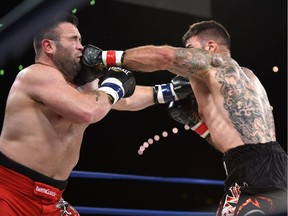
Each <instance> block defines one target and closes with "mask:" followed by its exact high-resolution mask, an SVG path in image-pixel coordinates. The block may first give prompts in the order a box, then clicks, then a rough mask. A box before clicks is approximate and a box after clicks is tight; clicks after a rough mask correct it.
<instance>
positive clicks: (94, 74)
mask: <svg viewBox="0 0 288 216" xmlns="http://www.w3.org/2000/svg"><path fill="white" fill-rule="evenodd" d="M101 52H102V50H101V49H99V48H98V47H95V46H92V45H87V46H84V48H83V52H82V57H81V61H80V63H81V70H80V71H79V72H78V73H77V74H76V76H75V77H74V80H73V83H74V84H75V85H77V86H83V85H85V84H86V83H89V82H92V81H93V80H95V79H97V78H99V77H101V76H103V75H104V73H105V72H106V71H107V68H106V67H105V66H104V65H103V64H102V60H101V58H100V57H99V56H101ZM99 58H100V59H99Z"/></svg>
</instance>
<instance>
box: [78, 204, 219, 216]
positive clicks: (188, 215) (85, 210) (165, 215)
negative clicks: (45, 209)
mask: <svg viewBox="0 0 288 216" xmlns="http://www.w3.org/2000/svg"><path fill="white" fill-rule="evenodd" d="M74 208H75V209H76V210H77V211H78V212H79V213H80V214H95V213H97V214H101V215H105V214H106V215H107V214H108V215H122V216H123V215H125V216H129V215H133V216H136V215H138V216H147V215H152V216H159V215H161V216H215V212H184V211H182V212H181V211H161V210H140V209H119V208H96V207H84V206H75V207H74Z"/></svg>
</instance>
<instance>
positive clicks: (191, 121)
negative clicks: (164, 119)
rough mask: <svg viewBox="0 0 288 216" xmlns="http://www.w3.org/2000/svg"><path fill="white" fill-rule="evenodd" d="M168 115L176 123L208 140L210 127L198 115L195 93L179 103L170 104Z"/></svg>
mask: <svg viewBox="0 0 288 216" xmlns="http://www.w3.org/2000/svg"><path fill="white" fill-rule="evenodd" d="M168 115H169V116H170V117H171V118H172V119H174V120H175V121H177V122H179V123H181V124H184V125H188V126H189V127H190V128H191V130H193V131H195V132H196V133H197V134H199V135H200V136H201V137H202V138H206V137H207V135H208V134H209V130H208V127H207V126H206V124H205V122H203V121H202V120H201V118H200V116H199V114H198V104H197V101H196V98H195V96H194V94H193V93H191V94H190V95H189V96H188V97H186V98H184V99H181V100H179V101H172V102H170V104H169V106H168Z"/></svg>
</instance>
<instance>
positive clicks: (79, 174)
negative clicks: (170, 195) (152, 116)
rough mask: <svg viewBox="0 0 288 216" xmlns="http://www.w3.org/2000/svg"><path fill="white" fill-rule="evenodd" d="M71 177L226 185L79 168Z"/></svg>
mask: <svg viewBox="0 0 288 216" xmlns="http://www.w3.org/2000/svg"><path fill="white" fill-rule="evenodd" d="M70 177H73V178H93V179H129V180H142V181H157V182H170V183H184V184H202V185H221V186H223V185H224V181H221V180H211V179H194V178H175V177H156V176H140V175H128V174H115V173H101V172H88V171H77V170H74V171H72V172H71V174H70Z"/></svg>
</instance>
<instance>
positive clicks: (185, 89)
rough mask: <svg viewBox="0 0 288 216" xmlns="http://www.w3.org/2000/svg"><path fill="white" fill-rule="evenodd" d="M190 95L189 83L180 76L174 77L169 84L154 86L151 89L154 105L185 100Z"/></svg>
mask: <svg viewBox="0 0 288 216" xmlns="http://www.w3.org/2000/svg"><path fill="white" fill-rule="evenodd" d="M191 93H192V88H191V85H190V82H189V80H188V79H187V78H185V77H182V76H175V77H174V78H173V79H172V80H171V83H166V84H161V85H155V86H154V87H153V96H154V103H155V104H158V103H167V102H170V101H178V100H181V99H183V98H186V97H187V96H188V95H189V94H191Z"/></svg>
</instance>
